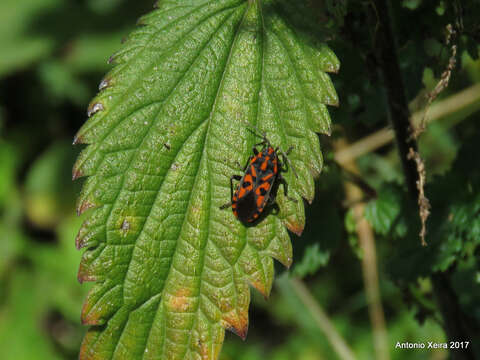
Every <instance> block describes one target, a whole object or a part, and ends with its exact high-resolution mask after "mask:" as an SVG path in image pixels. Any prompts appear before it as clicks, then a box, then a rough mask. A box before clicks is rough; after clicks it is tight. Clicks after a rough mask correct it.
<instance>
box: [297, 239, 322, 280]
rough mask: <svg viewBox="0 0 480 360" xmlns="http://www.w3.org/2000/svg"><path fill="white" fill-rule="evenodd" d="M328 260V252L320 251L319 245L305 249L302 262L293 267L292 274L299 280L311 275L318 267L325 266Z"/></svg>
mask: <svg viewBox="0 0 480 360" xmlns="http://www.w3.org/2000/svg"><path fill="white" fill-rule="evenodd" d="M329 259H330V253H329V252H326V251H322V250H321V249H320V245H319V244H313V245H311V246H309V247H307V248H306V249H305V255H304V256H303V259H302V261H301V262H300V263H298V264H297V265H296V266H295V269H294V271H293V274H294V275H295V276H298V277H301V278H302V277H305V276H307V275H312V274H314V273H315V272H316V271H317V270H318V269H319V268H320V267H322V266H325V265H326V264H327V263H328V260H329Z"/></svg>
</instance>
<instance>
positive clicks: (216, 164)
mask: <svg viewBox="0 0 480 360" xmlns="http://www.w3.org/2000/svg"><path fill="white" fill-rule="evenodd" d="M282 6H283V5H282V2H278V1H277V2H274V1H266V2H264V3H262V4H261V3H260V2H259V1H244V0H215V1H205V0H189V1H186V0H182V1H180V0H175V1H174V0H170V1H168V0H165V1H161V2H160V3H159V5H158V8H157V9H156V10H155V11H153V12H152V13H150V14H148V15H146V16H145V17H143V18H142V19H141V20H140V24H141V25H142V26H141V27H139V28H138V29H137V30H135V31H134V32H133V33H132V34H131V35H130V37H129V39H128V41H127V42H126V44H125V45H124V47H123V49H122V50H121V51H120V52H118V53H117V54H116V55H114V56H113V57H112V61H113V62H114V63H115V64H116V66H115V67H114V69H113V70H112V71H111V72H110V73H109V74H108V75H107V76H106V77H105V78H104V80H103V81H102V82H101V84H100V90H101V92H100V93H99V95H98V96H97V97H96V98H95V99H94V100H93V101H92V103H91V105H90V107H89V115H91V117H90V119H89V120H88V121H87V122H86V124H85V125H84V126H83V127H82V128H81V129H80V131H79V132H78V134H77V136H76V138H75V143H85V144H89V145H88V146H87V147H86V148H85V149H84V150H83V151H82V153H81V155H80V156H79V159H78V160H77V162H76V164H75V166H74V169H73V177H74V178H78V177H80V176H88V178H87V179H86V181H85V183H84V186H83V190H82V193H81V195H80V197H79V201H78V212H79V213H82V212H84V211H85V210H87V209H93V210H91V213H90V216H89V217H88V219H87V220H86V221H85V223H84V224H83V225H82V227H81V228H80V231H79V233H78V236H77V239H76V241H77V247H78V248H86V251H85V252H84V254H83V258H82V261H81V264H80V269H79V273H78V278H79V280H80V281H96V284H95V286H94V287H93V288H92V290H91V291H90V293H89V295H88V297H87V299H86V301H85V304H84V307H83V311H82V321H83V322H84V323H85V324H88V325H92V326H91V327H90V329H89V331H88V333H87V335H86V337H85V339H84V342H83V345H82V349H81V355H80V358H81V359H199V358H202V359H215V358H217V357H218V354H219V351H220V348H221V345H222V342H223V338H224V330H225V329H229V330H232V331H233V332H235V333H236V334H238V335H239V336H241V337H243V338H245V336H246V333H247V327H248V305H249V302H250V293H249V288H248V285H249V284H250V285H252V286H253V287H255V288H256V289H258V290H259V291H260V292H261V293H262V294H264V295H265V296H268V294H269V292H270V289H271V286H272V282H273V273H274V269H273V260H272V258H275V259H277V260H278V261H280V262H281V263H283V264H284V265H285V266H290V264H291V261H292V246H291V243H290V239H289V235H288V232H287V228H288V229H290V230H291V231H293V232H295V233H301V232H302V230H303V227H304V223H305V217H304V208H303V201H302V198H305V199H306V200H308V201H311V200H312V199H313V196H314V180H313V179H314V177H317V176H318V175H319V173H320V171H321V167H322V156H321V152H320V147H319V142H318V137H317V135H316V134H315V132H322V133H327V134H328V133H329V132H330V118H329V115H328V112H327V110H326V105H336V104H337V103H338V99H337V96H336V93H335V90H334V88H333V85H332V83H331V81H330V78H329V77H328V76H327V75H326V74H325V72H327V71H329V72H336V71H338V67H339V63H338V60H337V59H336V57H335V55H334V54H333V52H332V51H331V50H330V49H329V48H328V47H327V46H326V45H324V44H322V43H317V42H315V41H313V40H311V39H309V38H308V37H307V36H306V35H304V34H303V33H301V32H300V31H297V30H296V29H295V28H293V27H292V26H291V25H289V23H288V22H287V21H286V20H284V18H282V16H281V15H280V14H281V10H282ZM246 123H250V124H252V125H255V126H257V127H258V128H259V129H261V130H262V131H266V133H267V136H268V138H269V140H270V141H271V142H272V144H274V145H275V146H279V147H280V148H282V149H284V150H286V149H287V148H288V147H289V146H290V145H293V146H294V147H295V148H294V150H293V151H292V153H291V155H290V156H289V158H290V160H291V162H292V164H293V166H294V167H295V169H296V172H297V173H298V178H295V176H293V174H292V171H288V172H287V173H285V174H284V176H285V178H286V180H287V182H288V184H289V195H290V196H292V197H294V198H296V199H297V200H298V201H297V202H296V203H295V202H293V201H290V200H288V199H287V198H286V197H285V196H284V193H283V191H282V190H283V189H282V186H280V191H278V198H277V202H278V207H279V211H278V212H275V211H272V212H271V213H269V214H268V216H266V217H265V218H264V219H263V220H262V221H261V222H260V223H258V224H256V225H255V226H252V227H245V226H244V225H242V224H241V223H240V222H239V221H238V220H237V219H236V218H235V217H234V215H233V213H232V212H231V211H230V210H220V208H219V207H220V206H221V205H223V204H225V203H226V202H228V201H229V200H230V185H229V178H230V176H231V175H232V174H236V173H239V169H238V166H237V165H236V164H237V163H241V164H244V163H245V162H246V160H247V159H248V157H249V156H250V155H251V148H252V145H253V144H255V143H257V142H258V141H259V140H258V138H256V137H255V136H254V135H253V134H252V132H251V131H249V130H248V128H247V126H246V125H245V124H246Z"/></svg>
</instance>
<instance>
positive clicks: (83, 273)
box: [77, 263, 97, 284]
mask: <svg viewBox="0 0 480 360" xmlns="http://www.w3.org/2000/svg"><path fill="white" fill-rule="evenodd" d="M77 280H78V282H79V283H80V284H83V283H84V282H91V281H97V278H96V277H95V276H94V275H91V274H88V273H87V269H86V268H85V265H84V264H82V263H80V267H79V268H78V273H77Z"/></svg>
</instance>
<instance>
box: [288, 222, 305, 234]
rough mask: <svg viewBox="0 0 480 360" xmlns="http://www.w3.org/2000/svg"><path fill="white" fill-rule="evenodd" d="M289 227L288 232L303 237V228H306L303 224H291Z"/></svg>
mask: <svg viewBox="0 0 480 360" xmlns="http://www.w3.org/2000/svg"><path fill="white" fill-rule="evenodd" d="M287 227H288V230H290V231H291V232H293V233H294V234H295V235H297V236H302V233H303V228H304V227H303V225H302V224H299V223H297V222H289V223H288V225H287Z"/></svg>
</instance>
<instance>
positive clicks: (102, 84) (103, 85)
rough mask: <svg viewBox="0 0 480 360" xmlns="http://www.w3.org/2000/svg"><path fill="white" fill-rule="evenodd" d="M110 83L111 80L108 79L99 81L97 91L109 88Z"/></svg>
mask: <svg viewBox="0 0 480 360" xmlns="http://www.w3.org/2000/svg"><path fill="white" fill-rule="evenodd" d="M111 83H112V79H110V78H103V79H102V81H100V84H99V85H98V91H102V90H105V89H106V88H107V87H109V86H110V85H111Z"/></svg>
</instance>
